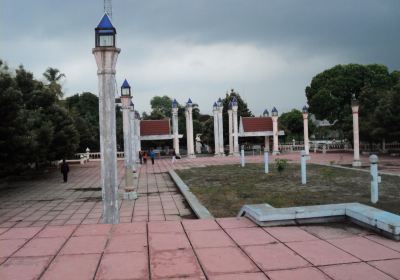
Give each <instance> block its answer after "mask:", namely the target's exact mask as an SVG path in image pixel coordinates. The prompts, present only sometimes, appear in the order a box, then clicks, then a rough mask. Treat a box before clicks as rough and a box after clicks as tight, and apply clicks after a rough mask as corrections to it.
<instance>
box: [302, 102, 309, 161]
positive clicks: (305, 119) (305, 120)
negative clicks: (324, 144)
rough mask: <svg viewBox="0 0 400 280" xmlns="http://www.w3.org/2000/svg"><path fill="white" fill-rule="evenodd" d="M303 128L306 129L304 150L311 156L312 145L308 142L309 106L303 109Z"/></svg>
mask: <svg viewBox="0 0 400 280" xmlns="http://www.w3.org/2000/svg"><path fill="white" fill-rule="evenodd" d="M303 128H304V150H305V151H306V155H307V156H308V155H309V154H310V152H309V151H310V144H309V140H308V108H307V106H304V107H303Z"/></svg>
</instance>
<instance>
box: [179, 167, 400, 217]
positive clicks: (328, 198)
mask: <svg viewBox="0 0 400 280" xmlns="http://www.w3.org/2000/svg"><path fill="white" fill-rule="evenodd" d="M307 168H308V170H307V171H308V182H307V185H305V186H303V185H301V183H300V166H299V165H297V164H288V166H287V167H286V169H285V170H284V171H283V172H282V174H279V173H278V171H277V170H276V169H275V168H274V166H272V165H271V166H270V173H269V174H264V166H263V165H262V164H247V165H246V167H245V168H241V167H240V166H238V165H224V166H209V167H200V168H191V169H186V170H177V173H178V175H179V176H180V177H181V178H182V179H183V181H184V182H185V183H186V184H187V185H188V186H189V187H190V190H191V191H192V192H193V193H194V194H195V195H196V196H197V198H198V199H199V200H200V201H201V202H202V203H203V204H204V206H205V207H207V208H208V210H209V211H210V212H211V213H212V214H213V215H214V216H215V217H231V216H235V215H237V213H238V212H239V210H240V207H241V206H242V205H244V204H257V203H269V204H271V205H272V206H274V207H291V206H302V205H315V204H328V203H343V202H360V203H364V204H369V205H372V204H371V203H370V175H369V173H366V172H360V171H353V170H345V169H339V168H335V167H325V166H320V165H308V166H307ZM379 187H380V190H379V193H380V198H379V202H378V203H377V204H376V205H374V206H375V207H377V208H380V209H384V210H387V211H390V212H393V213H396V214H400V177H397V176H386V175H382V183H381V184H380V186H379Z"/></svg>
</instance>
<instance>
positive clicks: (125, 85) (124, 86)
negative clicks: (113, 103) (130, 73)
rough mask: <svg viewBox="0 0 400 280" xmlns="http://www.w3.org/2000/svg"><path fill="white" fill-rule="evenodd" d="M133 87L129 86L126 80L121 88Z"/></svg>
mask: <svg viewBox="0 0 400 280" xmlns="http://www.w3.org/2000/svg"><path fill="white" fill-rule="evenodd" d="M130 87H131V86H130V85H129V83H128V81H127V80H126V79H125V80H124V82H123V83H122V86H121V88H130Z"/></svg>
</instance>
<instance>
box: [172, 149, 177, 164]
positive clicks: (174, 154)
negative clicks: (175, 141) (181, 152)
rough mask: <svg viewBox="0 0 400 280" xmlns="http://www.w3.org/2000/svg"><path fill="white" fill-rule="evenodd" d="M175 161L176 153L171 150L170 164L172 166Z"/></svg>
mask: <svg viewBox="0 0 400 280" xmlns="http://www.w3.org/2000/svg"><path fill="white" fill-rule="evenodd" d="M175 161H176V152H175V150H172V164H174V163H175Z"/></svg>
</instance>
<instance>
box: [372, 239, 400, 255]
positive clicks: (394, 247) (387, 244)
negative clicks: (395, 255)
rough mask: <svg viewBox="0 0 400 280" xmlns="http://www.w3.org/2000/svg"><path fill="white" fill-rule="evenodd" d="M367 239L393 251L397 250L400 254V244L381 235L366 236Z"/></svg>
mask: <svg viewBox="0 0 400 280" xmlns="http://www.w3.org/2000/svg"><path fill="white" fill-rule="evenodd" d="M365 238H368V239H369V240H372V241H375V242H377V243H379V244H381V245H383V246H385V247H388V248H390V249H392V250H395V251H397V252H400V242H399V241H395V240H391V239H388V238H385V237H383V236H379V235H366V236H365Z"/></svg>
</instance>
